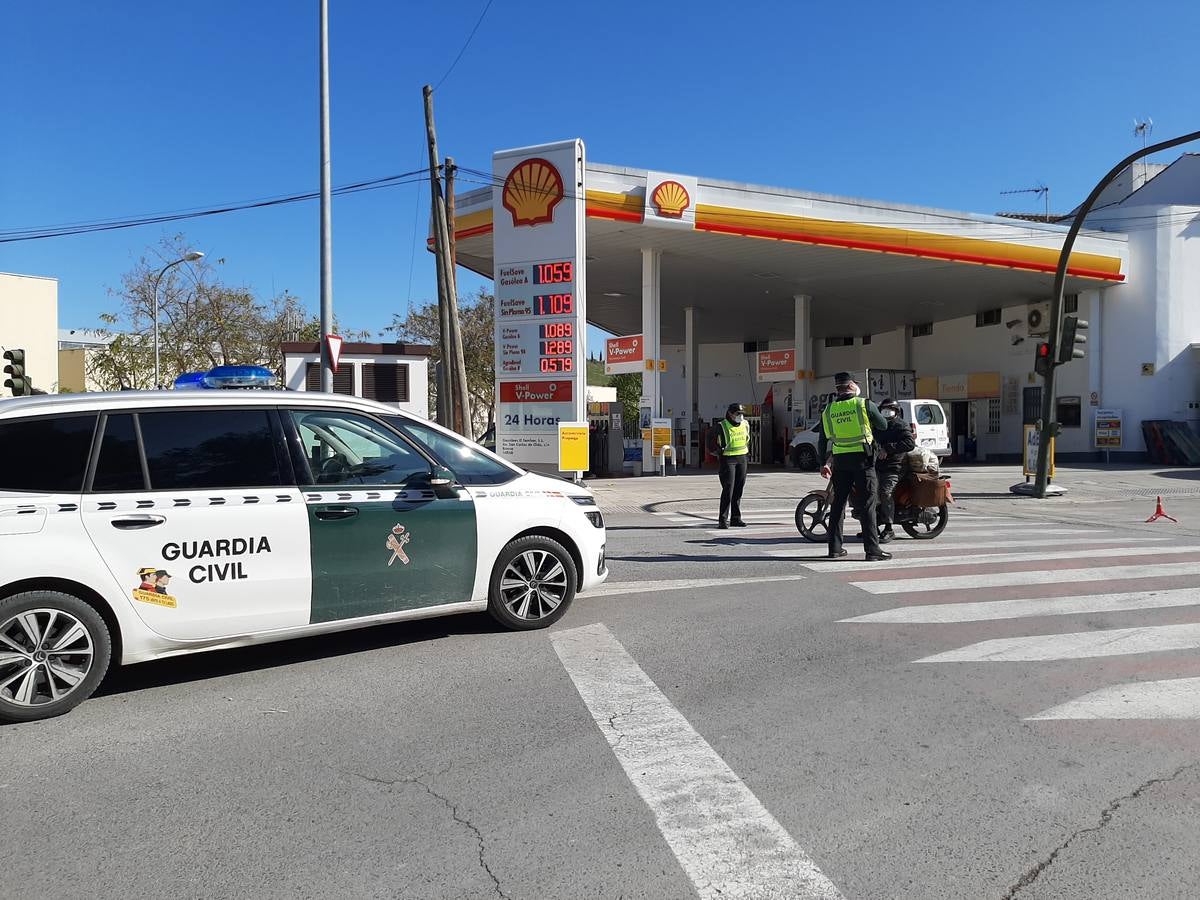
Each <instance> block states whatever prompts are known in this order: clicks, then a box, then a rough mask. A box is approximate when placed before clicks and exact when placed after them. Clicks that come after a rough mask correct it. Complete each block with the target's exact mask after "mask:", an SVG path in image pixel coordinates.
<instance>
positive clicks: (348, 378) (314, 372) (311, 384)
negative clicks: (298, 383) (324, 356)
mask: <svg viewBox="0 0 1200 900" xmlns="http://www.w3.org/2000/svg"><path fill="white" fill-rule="evenodd" d="M304 389H305V390H306V391H319V390H321V364H320V363H308V364H307V365H306V366H305V367H304ZM333 392H334V393H335V394H345V395H346V396H348V397H349V396H353V394H354V366H353V364H351V363H347V364H345V365H342V366H340V367H339V368H338V371H336V372H334V373H333Z"/></svg>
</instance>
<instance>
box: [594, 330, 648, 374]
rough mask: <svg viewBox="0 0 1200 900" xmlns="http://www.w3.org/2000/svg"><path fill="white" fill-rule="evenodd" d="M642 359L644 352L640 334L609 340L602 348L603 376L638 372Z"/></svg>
mask: <svg viewBox="0 0 1200 900" xmlns="http://www.w3.org/2000/svg"><path fill="white" fill-rule="evenodd" d="M644 358H645V350H644V347H643V341H642V336H641V335H640V334H631V335H628V336H626V337H617V338H609V339H608V341H607V342H606V344H605V347H604V374H605V375H619V374H621V373H622V372H640V371H642V360H643V359H644Z"/></svg>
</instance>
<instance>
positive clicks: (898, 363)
mask: <svg viewBox="0 0 1200 900" xmlns="http://www.w3.org/2000/svg"><path fill="white" fill-rule="evenodd" d="M668 181H669V182H671V183H674V185H675V186H683V187H684V188H685V193H686V195H687V196H686V199H685V202H686V206H685V208H684V214H683V216H682V218H681V216H680V214H679V211H678V210H673V211H672V214H671V221H669V222H666V221H664V218H665V216H666V215H667V214H666V213H664V211H663V210H662V209H661V208H656V204H655V200H654V198H655V196H656V195H657V193H656V192H657V189H658V188H659V187H660V186H661V185H663V184H664V183H665V182H668ZM491 194H492V189H491V188H484V189H482V190H477V191H472V192H470V193H467V194H465V195H463V196H460V197H457V198H456V208H457V210H458V215H457V218H456V222H455V231H456V243H457V254H458V261H459V263H460V264H462V265H465V266H467V267H469V268H471V269H473V270H474V271H476V272H478V273H480V274H483V275H486V276H489V277H490V276H491V274H492V243H491V242H492V235H491V216H492V196H491ZM586 201H587V202H586V210H587V237H586V240H587V259H588V269H587V290H588V295H587V315H588V320H589V322H590V323H592V324H594V325H596V326H598V327H600V328H601V329H603V330H605V331H608V332H609V333H612V334H614V335H632V334H641V335H643V344H644V346H645V348H646V351H647V352H646V357H647V360H649V359H651V358H657V359H659V360H665V361H666V365H665V369H664V367H663V366H661V365H657V366H654V367H653V370H650V368H649V363H648V364H647V365H648V369H647V371H645V372H644V373H643V385H644V387H643V393H644V394H645V395H646V397H647V398H649V400H650V402H651V404H652V405H653V406H654V407H655V408H656V410H657V411H658V412H659V413H660V414H662V415H667V416H670V417H672V418H673V419H674V420H675V426H676V429H677V438H676V439H677V440H679V439H681V438H683V437H684V435H688V436H689V437H690V441H691V443H692V444H693V445H694V444H695V442H696V440H697V436H698V427H697V426H698V424H699V423H701V422H708V421H711V420H713V419H715V418H716V417H719V416H720V415H721V414H722V413H723V411H724V409H725V407H726V406H727V404H729V403H730V402H733V401H738V402H742V403H761V402H762V401H763V399H764V395H765V393H766V390H767V389H768V388H772V399H773V408H774V413H775V415H774V417H773V418H774V423H775V425H776V432H777V433H776V435H775V440H776V441H778V440H779V439H780V438H783V439H786V438H788V437H790V434H791V432H792V431H793V430H794V429H796V428H799V427H804V423H805V421H811V415H812V412H813V411H812V409H811V408H810V404H809V402H808V401H809V398H810V395H812V394H813V393H815V391H816V385H817V383H818V382H817V380H816V379H819V378H821V377H822V376H827V375H831V374H833V373H834V372H837V371H840V370H852V371H862V370H863V369H865V368H886V369H912V370H915V371H916V374H917V376H918V388H917V393H918V394H919V395H920V396H921V397H923V398H924V397H928V398H932V399H938V400H940V401H942V404H943V406H944V407H945V409H946V412H947V414H948V415H949V417H950V419H951V423H952V426H951V429H952V434H956V435H958V436H960V437H961V438H963V439H964V441H965V439H966V438H967V437H973V438H974V442H975V443H976V445H977V456H978V457H979V458H986V459H991V460H1009V461H1011V460H1018V459H1019V458H1020V454H1021V447H1022V436H1023V425H1024V424H1026V423H1028V422H1032V421H1033V420H1035V419H1036V418H1038V416H1040V409H1041V401H1040V397H1041V390H1042V379H1041V378H1040V377H1038V376H1036V375H1035V374H1034V371H1033V368H1034V361H1035V348H1036V345H1037V343H1038V342H1040V341H1044V340H1045V339H1046V338H1045V332H1046V330H1047V328H1048V322H1047V320H1048V311H1049V307H1048V302H1047V301H1048V298H1049V295H1050V291H1051V287H1052V284H1053V273H1054V269H1055V266H1056V263H1057V260H1058V255H1059V251H1060V249H1061V246H1062V241H1063V239H1064V237H1065V235H1066V232H1067V227H1066V224H1050V223H1046V222H1039V221H1026V220H1021V219H1015V218H1011V217H1002V216H992V215H979V214H975V213H964V212H955V211H950V210H941V209H933V208H927V207H918V206H907V205H900V204H894V203H888V202H882V201H867V200H858V199H852V198H847V197H838V196H831V195H825V194H816V193H811V192H807V191H794V190H788V189H782V188H773V187H764V186H758V185H753V184H744V183H735V182H727V181H717V180H713V179H705V178H697V177H695V176H685V175H667V174H666V173H661V172H648V171H646V170H644V169H633V168H625V167H616V166H609V165H602V164H598V163H588V166H587V173H586ZM1066 292H1067V294H1068V299H1067V309H1066V312H1068V313H1070V312H1074V311H1077V312H1078V315H1079V316H1080V317H1081V318H1083V319H1085V320H1087V321H1088V322H1089V323H1090V329H1089V330H1088V331H1087V332H1086V334H1087V338H1088V344H1087V345H1086V350H1087V356H1086V358H1084V359H1081V360H1077V361H1073V362H1071V363H1069V364H1066V365H1063V366H1060V367H1059V368H1058V370H1057V373H1056V390H1055V393H1056V401H1057V416H1056V418H1057V419H1058V420H1059V421H1061V422H1062V424H1063V433H1062V436H1061V437H1060V438H1059V440H1058V442H1057V451H1058V459H1059V460H1060V461H1063V460H1070V459H1077V460H1078V459H1097V458H1098V454H1097V452H1096V450H1095V446H1094V440H1093V437H1094V435H1093V429H1094V410H1096V409H1099V408H1119V409H1121V410H1122V411H1123V414H1124V429H1123V430H1124V434H1123V445H1122V448H1121V452H1120V453H1114V458H1122V457H1124V458H1129V459H1137V458H1141V457H1142V456H1143V455H1144V451H1145V444H1144V442H1143V438H1142V432H1141V427H1140V425H1141V422H1142V421H1143V420H1157V419H1167V420H1173V421H1178V422H1189V423H1191V426H1192V428H1193V429H1197V428H1200V367H1198V362H1200V360H1198V350H1197V348H1198V347H1200V302H1198V301H1200V156H1197V155H1191V154H1189V155H1185V156H1182V157H1180V158H1179V159H1178V160H1177V161H1176V162H1174V163H1172V164H1170V165H1155V164H1147V165H1145V166H1143V164H1141V163H1136V164H1135V165H1134V166H1133V167H1132V168H1131V170H1129V171H1127V172H1126V173H1125V175H1124V176H1123V177H1122V178H1121V179H1119V180H1118V182H1117V183H1115V184H1114V185H1113V186H1112V187H1111V188H1110V189H1109V191H1108V192H1107V194H1106V196H1105V197H1104V198H1102V200H1101V202H1100V204H1099V205H1098V208H1097V209H1096V211H1095V212H1094V213H1093V215H1092V216H1091V217H1089V219H1088V223H1087V228H1085V230H1084V231H1083V232H1082V233H1081V234H1080V235H1079V238H1078V240H1077V241H1076V244H1075V247H1074V249H1073V252H1072V255H1071V260H1070V263H1069V266H1068V277H1067V283H1066ZM593 349H598V348H593ZM767 349H781V350H782V349H791V350H793V351H794V367H793V368H794V372H787V373H786V374H784V375H783V376H782V377H783V378H786V379H787V380H785V381H776V382H775V383H774V384H773V385H772V384H769V383H763V382H759V381H758V379H757V378H756V372H755V365H756V360H757V357H756V352H755V351H758V350H767ZM776 377H780V376H776ZM691 458H693V459H694V458H695V456H694V455H693V456H692V457H691Z"/></svg>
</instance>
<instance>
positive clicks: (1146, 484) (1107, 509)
mask: <svg viewBox="0 0 1200 900" xmlns="http://www.w3.org/2000/svg"><path fill="white" fill-rule="evenodd" d="M943 474H945V475H948V476H949V477H950V480H951V483H952V485H953V493H954V498H955V502H956V506H957V507H958V508H960V509H963V510H980V509H985V508H986V509H993V510H1003V511H1004V512H1005V513H1006V514H1011V515H1016V516H1027V517H1030V518H1036V519H1039V520H1047V521H1055V520H1058V521H1067V522H1069V521H1089V522H1109V523H1112V524H1122V525H1127V526H1130V527H1141V526H1145V527H1147V528H1162V527H1171V528H1178V529H1179V530H1180V531H1183V532H1185V533H1189V534H1190V533H1200V469H1193V468H1163V467H1161V466H1102V465H1077V466H1062V467H1060V468H1059V469H1058V471H1057V473H1056V475H1055V478H1054V483H1055V484H1057V485H1060V486H1061V487H1063V488H1065V489H1066V491H1067V493H1066V494H1065V495H1064V496H1061V497H1052V498H1047V499H1045V500H1036V499H1034V498H1032V497H1024V496H1020V495H1017V494H1013V493H1011V492H1010V491H1009V487H1011V486H1012V485H1014V484H1018V483H1021V482H1023V481H1024V480H1025V479H1024V478H1023V477H1022V475H1021V471H1020V469H1019V468H1016V467H1013V466H950V467H947V468H946V469H943ZM586 484H587V486H588V487H589V488H590V489H591V490H592V491H593V492H595V494H596V498H597V500H598V501H599V503H600V508H601V509H603V510H604V511H605V512H606V513H608V514H614V513H627V514H636V513H653V512H658V511H662V510H663V509H664V508H668V507H669V508H680V509H682V508H691V507H706V506H709V505H711V506H714V507H715V506H716V503H717V499H718V497H719V496H720V492H721V488H720V485H719V483H718V481H717V473H716V470H715V469H704V470H696V469H687V470H684V471H683V472H681V473H680V474H679V475H673V476H667V477H662V476H655V475H645V476H642V477H638V478H611V479H603V478H598V479H589V480H588V481H587V482H586ZM824 486H825V480H824V479H823V478H821V476H820V474H818V473H816V472H799V471H796V470H795V469H787V470H779V469H765V470H755V469H751V471H750V475H749V477H748V478H747V479H746V490H745V494H744V498H745V500H746V501H747V502H749V503H750V504H753V503H754V502H755V501H762V500H770V501H776V502H784V503H796V502H798V501H799V499H800V498H801V497H803V496H804V494H806V493H808V492H809V491H811V490H814V489H817V488H822V487H824ZM1156 497H1162V498H1163V505H1164V507H1165V508H1166V511H1167V512H1168V513H1170V514H1171V515H1172V516H1175V517H1176V518H1178V519H1179V520H1180V524H1179V525H1173V524H1172V523H1170V522H1167V523H1162V522H1159V523H1155V524H1154V525H1145V520H1146V518H1148V517H1149V516H1150V514H1151V513H1153V512H1154V506H1155V498H1156Z"/></svg>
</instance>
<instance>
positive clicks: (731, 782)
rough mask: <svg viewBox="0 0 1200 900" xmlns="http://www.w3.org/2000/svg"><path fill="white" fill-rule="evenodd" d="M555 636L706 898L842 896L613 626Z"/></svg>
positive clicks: (825, 899)
mask: <svg viewBox="0 0 1200 900" xmlns="http://www.w3.org/2000/svg"><path fill="white" fill-rule="evenodd" d="M550 640H551V642H552V643H553V644H554V650H555V652H556V653H557V654H558V657H559V659H560V660H561V661H562V664H563V666H564V667H565V668H566V670H567V674H568V675H570V676H571V680H572V681H573V682H574V683H575V689H576V690H577V691H578V692H579V696H580V697H581V698H582V699H583V702H584V704H585V705H586V706H587V708H588V711H589V712H590V713H591V715H592V719H593V720H594V721H595V722H596V725H597V726H598V727H599V728H600V731H601V733H602V734H603V735H604V737H605V738H606V739H607V740H608V743H609V746H610V747H611V748H612V751H613V755H614V756H616V758H617V761H618V762H619V763H620V764H621V767H622V768H623V769H624V770H625V774H626V775H627V776H628V777H629V780H630V781H631V782H632V783H633V786H634V787H635V788H636V789H637V792H638V794H639V795H640V796H641V798H642V800H644V801H645V803H646V805H647V806H649V807H650V810H651V812H653V813H654V818H655V821H656V823H657V824H658V828H659V830H660V831H661V832H662V835H663V837H664V838H665V839H666V841H667V845H668V846H669V847H670V848H671V852H672V853H674V854H675V858H676V859H677V860H679V864H680V866H682V867H683V870H684V872H685V873H687V876H688V878H689V879H691V882H692V885H693V886H694V887H695V890H696V893H697V894H698V895H699V896H700V897H701V898H702V900H717V898H720V900H729V898H747V900H749V898H820V900H835V898H841V896H842V895H841V893H840V892H839V891H838V889H837V888H836V887H835V886H834V884H833V882H831V881H830V880H829V879H828V878H826V877H825V875H824V874H823V873H822V872H821V870H820V869H818V868H817V866H816V864H815V863H814V862H813V861H812V860H811V859H809V857H808V856H807V855H806V854H805V853H804V851H803V850H802V849H801V848H800V846H799V845H798V844H797V843H796V842H795V841H794V840H793V839H792V836H791V835H789V834H788V833H787V831H786V830H785V829H784V828H783V826H782V825H780V824H779V822H778V821H776V820H775V818H774V817H773V816H772V815H771V813H770V812H768V811H767V809H766V807H764V806H763V805H762V803H760V802H759V800H758V798H757V797H755V796H754V794H753V793H752V792H751V790H750V788H748V787H747V786H746V784H745V783H744V782H743V781H742V780H741V779H740V778H739V777H738V776H737V774H736V773H735V772H734V771H733V770H732V769H730V768H729V766H728V765H726V764H725V761H724V760H723V759H721V757H720V756H719V755H718V754H717V752H716V751H715V750H714V749H713V748H712V747H711V746H710V745H709V743H708V742H707V741H706V740H705V739H704V738H703V737H701V736H700V734H698V733H697V732H696V730H695V729H694V728H692V726H691V724H690V723H689V722H688V721H687V719H685V718H684V717H683V716H682V715H681V714H680V712H679V711H678V710H677V709H675V707H674V706H672V705H671V702H670V701H669V700H668V699H667V698H666V697H665V696H664V695H663V693H662V692H661V691H660V690H659V689H658V687H657V686H656V685H655V684H654V682H653V681H651V680H650V678H649V676H647V675H646V673H645V672H643V671H642V669H641V667H640V666H638V664H637V663H636V662H635V661H634V660H633V658H632V657H631V656H630V655H629V654H628V653H627V652H626V651H625V648H624V647H622V646H621V644H620V643H619V642H618V641H617V639H616V638H615V637H613V635H612V633H611V632H609V630H608V629H607V628H606V627H605V626H604V625H602V624H596V625H587V626H584V627H582V628H572V629H568V630H566V631H558V632H553V633H551V635H550Z"/></svg>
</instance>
